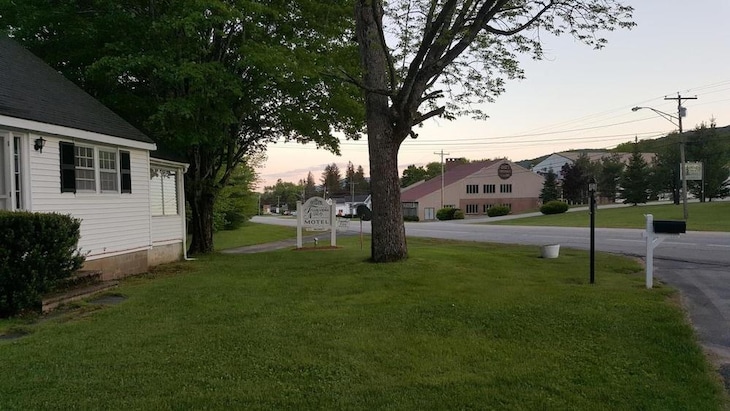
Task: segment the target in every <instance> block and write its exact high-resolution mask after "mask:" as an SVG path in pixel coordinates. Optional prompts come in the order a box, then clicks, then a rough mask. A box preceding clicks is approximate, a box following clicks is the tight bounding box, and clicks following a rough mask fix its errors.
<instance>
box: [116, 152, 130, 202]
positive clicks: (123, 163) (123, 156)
mask: <svg viewBox="0 0 730 411" xmlns="http://www.w3.org/2000/svg"><path fill="white" fill-rule="evenodd" d="M119 163H120V167H119V169H120V170H121V172H122V193H131V192H132V170H131V167H130V164H129V163H130V162H129V151H120V152H119Z"/></svg>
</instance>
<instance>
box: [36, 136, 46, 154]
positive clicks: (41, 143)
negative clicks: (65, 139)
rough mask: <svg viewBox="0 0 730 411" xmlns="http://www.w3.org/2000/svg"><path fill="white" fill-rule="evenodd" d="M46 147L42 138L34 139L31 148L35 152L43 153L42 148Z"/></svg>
mask: <svg viewBox="0 0 730 411" xmlns="http://www.w3.org/2000/svg"><path fill="white" fill-rule="evenodd" d="M45 145H46V140H45V139H44V138H43V137H38V138H37V139H35V144H33V148H34V149H35V151H39V152H41V153H42V152H43V147H44V146H45Z"/></svg>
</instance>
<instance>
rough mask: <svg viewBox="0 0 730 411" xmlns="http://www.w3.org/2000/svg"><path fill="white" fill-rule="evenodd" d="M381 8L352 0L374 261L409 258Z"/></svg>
mask: <svg viewBox="0 0 730 411" xmlns="http://www.w3.org/2000/svg"><path fill="white" fill-rule="evenodd" d="M382 19H383V9H382V5H381V3H380V2H379V1H376V0H357V1H356V5H355V20H356V22H357V28H356V29H357V40H358V44H359V46H360V58H361V64H362V70H363V78H362V81H363V89H364V90H365V112H366V115H367V118H366V121H367V129H368V131H367V134H368V149H369V154H370V190H371V193H372V202H373V219H372V223H371V224H372V225H371V227H372V246H371V258H372V261H374V262H379V263H380V262H391V261H399V260H403V259H405V258H407V257H408V248H407V247H406V234H405V227H404V225H403V210H402V206H401V203H400V183H399V181H398V148H399V147H400V142H401V141H403V140H402V138H401V137H402V136H399V135H396V133H395V130H394V124H395V123H396V122H395V121H394V120H395V119H394V118H392V117H393V116H394V114H393V113H391V110H390V97H389V96H388V95H387V93H388V90H390V89H391V87H392V86H393V85H392V84H390V80H389V78H388V67H389V65H388V60H387V56H386V50H385V49H384V46H385V42H384V39H382V38H381V37H380V35H379V31H378V27H379V26H380V25H381V24H382Z"/></svg>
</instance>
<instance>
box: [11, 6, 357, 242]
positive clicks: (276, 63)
mask: <svg viewBox="0 0 730 411" xmlns="http://www.w3.org/2000/svg"><path fill="white" fill-rule="evenodd" d="M292 5H293V3H292V2H287V1H272V2H254V1H249V0H225V1H224V0H176V1H159V0H152V1H144V2H139V1H121V2H120V1H116V0H95V1H84V2H78V1H77V0H56V1H52V2H51V1H48V0H23V1H11V0H0V16H2V25H3V26H2V27H1V28H0V30H6V31H8V32H10V33H11V34H12V36H14V37H15V38H16V39H17V40H18V41H20V42H21V43H22V44H23V45H25V46H26V47H28V48H29V49H30V50H31V51H33V52H34V53H35V54H37V55H38V56H39V57H41V58H42V59H43V60H45V61H46V62H47V63H49V64H50V65H51V66H53V67H54V68H56V69H58V70H59V71H61V72H62V73H63V74H64V75H65V76H66V77H68V78H69V79H70V80H72V81H73V82H75V83H76V84H78V85H79V86H81V87H82V88H84V89H85V90H86V91H88V92H89V93H90V94H92V95H93V96H95V97H97V98H98V99H100V100H101V101H102V102H103V103H105V104H106V105H107V106H109V107H110V108H111V109H113V110H115V111H116V112H117V113H119V114H120V115H121V116H122V117H124V118H125V119H127V120H128V121H129V122H131V123H132V124H133V125H135V126H137V127H138V128H140V129H141V130H143V131H144V132H146V133H147V134H148V135H150V136H151V137H152V138H153V139H154V140H155V141H157V143H158V146H159V147H161V148H163V149H165V150H166V151H169V152H172V153H176V154H179V155H180V156H181V157H182V158H183V159H184V161H186V162H187V163H189V164H190V167H189V169H188V172H187V173H186V175H185V196H186V199H187V201H188V204H189V209H190V211H191V215H192V219H191V224H190V228H191V230H192V234H193V238H192V241H191V242H190V249H189V252H190V253H191V254H195V253H207V252H211V251H213V236H212V228H213V216H214V204H215V202H216V200H217V198H218V196H219V195H220V192H221V190H222V189H223V187H226V186H227V184H228V183H229V181H230V179H231V176H232V174H233V173H234V170H236V166H237V165H238V164H240V163H242V162H244V161H245V160H246V159H247V158H249V157H250V156H251V155H253V154H255V153H257V152H261V151H263V150H264V148H265V146H266V144H267V143H268V142H271V141H274V140H277V139H284V140H295V141H299V142H308V141H314V142H316V144H317V145H318V146H320V147H323V148H327V149H330V150H332V151H334V152H338V147H339V146H338V143H339V142H338V139H337V138H336V137H335V136H334V135H333V132H334V131H337V130H340V131H343V132H344V133H345V135H347V136H354V135H355V134H356V133H357V132H358V131H359V129H360V128H361V124H362V121H363V117H362V116H363V114H362V111H363V110H362V106H361V103H360V100H359V98H358V97H357V96H358V95H359V93H358V92H357V89H356V88H355V87H353V86H352V85H351V84H344V83H343V82H342V81H341V80H340V79H338V78H337V77H336V76H333V75H332V73H336V72H339V71H340V70H346V71H348V72H353V73H358V72H359V67H357V57H356V56H357V52H356V50H357V49H356V47H355V45H354V44H353V43H352V41H351V38H352V37H353V35H354V32H353V18H352V9H351V7H352V3H351V2H350V1H348V0H332V1H328V2H326V3H322V2H316V1H300V2H296V7H293V6H292ZM327 72H329V74H327Z"/></svg>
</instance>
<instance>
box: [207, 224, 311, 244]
mask: <svg viewBox="0 0 730 411" xmlns="http://www.w3.org/2000/svg"><path fill="white" fill-rule="evenodd" d="M296 236H297V229H296V227H286V226H279V225H272V224H257V223H251V222H247V223H246V224H244V225H243V226H242V227H241V228H238V229H236V230H229V231H218V232H216V233H214V234H213V246H214V247H215V249H216V250H225V249H228V248H235V247H243V246H247V245H254V244H263V243H270V242H273V241H279V240H285V239H288V238H296Z"/></svg>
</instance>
